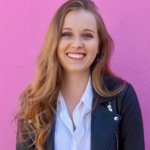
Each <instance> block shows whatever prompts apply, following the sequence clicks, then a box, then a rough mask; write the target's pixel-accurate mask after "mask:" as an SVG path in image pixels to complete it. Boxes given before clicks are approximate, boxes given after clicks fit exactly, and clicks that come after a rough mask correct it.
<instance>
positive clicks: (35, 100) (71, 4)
mask: <svg viewBox="0 0 150 150" xmlns="http://www.w3.org/2000/svg"><path fill="white" fill-rule="evenodd" d="M81 9H84V10H86V11H89V12H91V13H92V14H93V15H94V17H95V19H96V22H97V28H98V35H99V40H100V42H99V43H100V45H99V54H98V55H97V57H96V58H95V60H94V62H93V64H92V66H91V76H92V85H93V87H94V90H95V91H96V93H98V94H99V95H101V96H104V97H111V96H115V95H116V94H118V93H119V92H121V91H122V90H123V88H124V85H125V84H124V83H122V84H121V85H120V86H119V87H118V88H115V89H114V90H109V89H108V88H107V86H106V85H105V82H104V76H105V75H109V76H110V77H114V74H113V73H112V72H111V70H110V67H109V60H110V56H111V53H112V50H113V41H112V38H111V37H110V35H109V33H108V32H107V29H106V27H105V24H104V22H103V20H102V18H101V16H100V14H99V12H98V9H97V7H96V5H95V4H94V3H93V2H92V1H91V0H68V1H66V2H65V3H64V4H63V5H62V6H61V7H60V8H59V9H58V10H57V12H56V13H55V15H54V17H53V18H52V20H51V23H50V25H49V28H48V32H47V34H46V38H45V41H44V44H43V48H42V50H41V52H40V54H39V56H38V59H37V65H36V73H35V77H34V79H33V81H32V82H31V84H30V85H29V86H28V87H27V88H26V89H25V90H24V91H23V92H22V94H21V95H20V100H19V102H20V103H19V110H18V114H17V115H16V119H17V121H18V136H17V137H18V141H19V142H20V143H22V142H27V141H28V140H30V141H32V143H30V144H31V145H32V144H33V145H36V148H37V149H38V150H44V144H45V142H46V139H47V138H48V135H49V134H50V133H51V129H52V124H53V122H54V115H55V110H56V104H57V96H58V92H59V90H60V87H61V85H62V83H63V80H62V68H61V66H60V64H59V62H58V59H57V54H56V50H57V46H58V44H59V40H60V37H61V32H62V27H63V22H64V19H65V16H66V14H67V13H68V12H70V11H78V10H81ZM31 145H28V146H31Z"/></svg>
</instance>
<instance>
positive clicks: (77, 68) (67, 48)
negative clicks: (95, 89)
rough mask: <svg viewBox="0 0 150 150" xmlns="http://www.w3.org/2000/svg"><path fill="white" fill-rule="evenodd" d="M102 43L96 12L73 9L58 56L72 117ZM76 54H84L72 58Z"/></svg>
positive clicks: (66, 99)
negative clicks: (99, 36) (94, 13)
mask: <svg viewBox="0 0 150 150" xmlns="http://www.w3.org/2000/svg"><path fill="white" fill-rule="evenodd" d="M98 46H99V38H98V33H97V23H96V19H95V17H94V15H93V14H92V13H91V12H89V11H86V10H76V11H71V12H69V13H68V14H67V15H66V17H65V20H64V25H63V29H62V35H61V40H60V42H59V44H58V49H57V56H58V60H59V62H60V64H61V66H62V68H63V79H64V83H65V84H64V85H63V87H62V91H61V92H62V95H63V96H64V98H65V102H66V105H67V108H68V112H69V115H70V117H71V118H72V112H73V110H74V108H75V106H76V105H77V104H78V102H79V101H80V98H81V96H82V94H83V92H84V90H85V88H86V85H87V82H88V79H89V75H90V66H91V64H92V63H93V61H94V59H95V57H96V55H97V53H98ZM72 54H80V55H78V57H80V56H84V57H82V58H72ZM72 121H73V120H72Z"/></svg>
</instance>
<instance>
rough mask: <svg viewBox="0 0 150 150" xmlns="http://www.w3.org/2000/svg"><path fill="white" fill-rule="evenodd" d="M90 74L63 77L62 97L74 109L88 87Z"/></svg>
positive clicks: (65, 75)
mask: <svg viewBox="0 0 150 150" xmlns="http://www.w3.org/2000/svg"><path fill="white" fill-rule="evenodd" d="M89 76H90V73H87V72H86V73H83V72H82V73H81V74H75V73H73V74H70V73H68V74H67V73H65V74H64V75H63V79H64V84H63V86H62V88H61V92H62V95H63V96H64V98H65V101H66V103H67V104H68V105H72V107H73V108H74V107H75V106H76V105H77V104H78V102H79V101H80V99H81V96H82V95H83V93H84V91H85V88H86V85H87V83H88V80H89Z"/></svg>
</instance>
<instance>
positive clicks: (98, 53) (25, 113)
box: [17, 0, 144, 150]
mask: <svg viewBox="0 0 150 150" xmlns="http://www.w3.org/2000/svg"><path fill="white" fill-rule="evenodd" d="M112 48H113V42H112V39H111V37H110V35H109V33H108V32H107V30H106V27H105V25H104V22H103V20H102V18H101V16H100V15H99V13H98V11H97V8H96V6H95V4H94V3H93V2H92V1H90V0H69V1H66V2H65V3H64V4H63V5H62V6H61V7H60V8H59V9H58V11H57V12H56V14H55V15H54V17H53V19H52V21H51V24H50V26H49V30H48V33H47V36H46V39H45V43H44V46H43V49H42V51H41V53H40V55H39V57H38V60H37V69H36V76H35V78H34V80H33V82H32V83H31V84H30V85H29V86H28V87H27V88H26V89H25V90H24V92H23V93H22V95H21V97H20V107H19V112H18V114H17V120H18V134H17V150H27V149H29V150H33V149H38V150H144V135H143V123H142V116H141V111H140V107H139V103H138V100H137V96H136V93H135V91H134V89H133V87H132V85H131V84H129V83H127V82H126V81H124V80H122V79H120V78H118V77H116V76H115V75H114V74H113V73H112V72H111V70H110V68H109V59H110V55H111V51H112Z"/></svg>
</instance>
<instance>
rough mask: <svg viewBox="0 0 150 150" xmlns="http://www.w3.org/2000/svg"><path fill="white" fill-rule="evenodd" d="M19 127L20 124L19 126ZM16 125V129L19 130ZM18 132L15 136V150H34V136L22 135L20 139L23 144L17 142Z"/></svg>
mask: <svg viewBox="0 0 150 150" xmlns="http://www.w3.org/2000/svg"><path fill="white" fill-rule="evenodd" d="M19 125H20V124H19ZM19 125H18V128H19ZM18 131H19V130H17V136H16V150H36V148H35V145H34V144H33V138H34V136H33V135H32V136H30V137H29V135H28V134H27V133H24V134H22V139H23V141H24V142H20V141H19V140H18V135H19V132H18Z"/></svg>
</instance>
